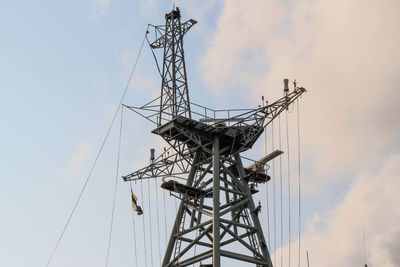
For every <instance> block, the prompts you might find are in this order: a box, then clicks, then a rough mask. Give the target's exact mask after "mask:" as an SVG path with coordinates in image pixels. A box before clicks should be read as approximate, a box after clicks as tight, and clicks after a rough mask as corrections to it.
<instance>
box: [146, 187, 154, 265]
mask: <svg viewBox="0 0 400 267" xmlns="http://www.w3.org/2000/svg"><path fill="white" fill-rule="evenodd" d="M147 189H148V193H149V227H150V231H149V232H150V262H151V267H153V234H152V232H153V231H152V229H151V201H150V180H148V182H147Z"/></svg>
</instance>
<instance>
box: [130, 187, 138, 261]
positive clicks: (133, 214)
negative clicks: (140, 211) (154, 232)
mask: <svg viewBox="0 0 400 267" xmlns="http://www.w3.org/2000/svg"><path fill="white" fill-rule="evenodd" d="M129 185H130V187H131V192H132V191H133V190H132V181H131V180H129ZM131 210H132V226H133V241H134V248H135V263H136V265H135V266H136V267H137V266H138V262H137V247H136V225H135V212H134V210H133V209H131Z"/></svg>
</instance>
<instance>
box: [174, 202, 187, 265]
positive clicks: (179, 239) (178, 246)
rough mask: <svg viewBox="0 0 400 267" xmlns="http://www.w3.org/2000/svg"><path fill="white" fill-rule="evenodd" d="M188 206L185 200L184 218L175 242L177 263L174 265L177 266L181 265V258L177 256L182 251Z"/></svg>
mask: <svg viewBox="0 0 400 267" xmlns="http://www.w3.org/2000/svg"><path fill="white" fill-rule="evenodd" d="M186 208H187V203H186V202H185V203H184V204H183V216H182V220H181V223H180V225H179V228H178V231H177V233H176V243H175V252H174V261H176V264H174V266H177V267H179V259H177V256H178V255H179V253H181V245H182V232H183V230H185V218H186Z"/></svg>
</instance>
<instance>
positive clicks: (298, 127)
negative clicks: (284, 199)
mask: <svg viewBox="0 0 400 267" xmlns="http://www.w3.org/2000/svg"><path fill="white" fill-rule="evenodd" d="M297 152H298V155H297V157H298V171H299V174H298V175H299V262H298V267H300V260H301V256H300V255H301V154H300V107H299V99H297Z"/></svg>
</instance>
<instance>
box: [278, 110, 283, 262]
mask: <svg viewBox="0 0 400 267" xmlns="http://www.w3.org/2000/svg"><path fill="white" fill-rule="evenodd" d="M278 122H279V150H282V135H281V115H279V117H278ZM279 179H280V191H281V201H280V204H281V247H282V246H283V205H282V203H283V179H282V157H279ZM282 266H283V249H281V267H282Z"/></svg>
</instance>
